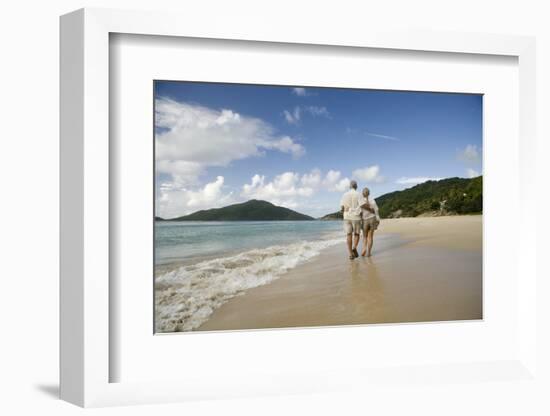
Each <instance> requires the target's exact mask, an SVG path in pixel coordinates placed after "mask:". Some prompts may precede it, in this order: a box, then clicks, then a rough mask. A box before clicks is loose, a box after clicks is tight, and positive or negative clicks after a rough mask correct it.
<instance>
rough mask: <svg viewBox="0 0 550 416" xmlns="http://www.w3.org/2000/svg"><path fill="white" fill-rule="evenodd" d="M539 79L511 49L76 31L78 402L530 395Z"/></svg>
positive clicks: (73, 365) (64, 219)
mask: <svg viewBox="0 0 550 416" xmlns="http://www.w3.org/2000/svg"><path fill="white" fill-rule="evenodd" d="M534 59H535V56H534V40H533V39H531V38H525V37H515V36H505V35H502V36H500V35H499V36H496V35H494V36H493V35H481V34H463V33H462V34H451V33H438V34H437V36H434V34H429V33H422V32H418V33H399V32H391V33H390V32H388V33H385V32H379V31H376V30H374V29H373V30H371V31H369V30H367V31H365V33H362V34H361V35H360V36H358V35H357V34H353V35H351V34H348V33H345V32H342V33H338V34H336V33H332V34H327V33H326V32H324V31H322V30H318V31H316V30H312V31H310V32H308V34H307V35H305V34H303V33H301V32H300V31H299V30H298V29H294V30H288V31H284V33H283V32H282V31H280V30H278V29H277V28H276V27H275V26H273V27H268V26H266V27H263V29H262V30H259V29H258V28H257V27H251V28H250V31H249V32H247V35H246V36H243V35H240V34H239V35H236V34H234V33H233V32H232V31H231V27H230V26H229V25H228V26H223V25H220V26H217V27H215V28H205V27H204V26H202V25H201V24H200V23H198V22H193V19H192V18H191V17H190V16H174V15H170V14H164V13H141V12H126V11H125V12H122V11H113V10H96V9H92V10H90V9H85V10H79V11H76V12H74V13H71V14H69V15H66V16H63V17H62V18H61V82H62V86H61V251H62V259H61V396H62V398H63V399H65V400H67V401H70V402H72V403H75V404H78V405H80V406H105V405H117V404H138V403H155V402H165V401H183V400H192V399H196V398H202V399H204V398H220V397H247V396H255V395H271V394H282V393H292V394H295V393H308V392H324V391H334V390H342V389H344V390H345V389H348V388H352V386H353V388H356V387H357V386H365V385H368V386H369V388H370V389H376V388H378V384H379V383H380V380H391V383H400V384H402V383H413V382H416V383H418V382H423V381H426V382H427V381H428V380H433V377H434V374H435V373H437V375H438V376H437V377H438V380H440V381H442V382H444V381H453V380H457V379H461V380H467V381H468V382H471V383H476V382H480V381H483V380H506V381H515V380H517V381H521V380H526V379H532V378H533V377H534V375H535V372H536V362H535V355H534V354H535V347H536V328H535V326H534V325H535V324H534V322H535V321H536V320H535V318H536V303H535V302H534V301H533V299H534V296H535V283H536V278H537V275H536V270H535V268H534V267H535V266H534V265H535V262H534V261H533V256H534V251H535V250H533V246H534V244H535V236H534V234H533V231H532V230H534V221H535V219H534V217H533V216H530V215H522V214H523V213H525V212H526V211H527V206H528V205H527V203H528V201H529V198H530V195H531V194H530V192H529V190H530V186H531V185H530V179H531V178H532V176H533V175H534V160H535V153H534V149H533V147H532V144H533V143H534V140H535V136H534V127H533V126H534V122H533V117H534V114H535V111H534V108H535V99H534V91H535V78H534ZM518 149H520V151H519V152H518ZM503 207H506V208H505V209H504V208H503ZM512 218H513V220H512V221H513V225H511V223H510V221H511V219H512ZM510 227H513V229H514V233H515V237H514V238H515V239H516V241H517V244H516V247H515V249H514V250H510V247H509V242H508V241H507V240H505V239H503V238H502V236H501V233H502V230H503V229H510ZM502 253H507V254H506V257H507V261H506V263H504V262H503V261H502ZM520 271H521V276H520ZM520 277H521V279H520ZM404 324H407V325H404ZM403 345H406V346H407V348H406V349H405V348H402V346H403ZM412 368H414V377H411V369H412ZM342 380H346V381H342ZM386 382H388V381H386Z"/></svg>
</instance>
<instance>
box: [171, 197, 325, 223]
mask: <svg viewBox="0 0 550 416" xmlns="http://www.w3.org/2000/svg"><path fill="white" fill-rule="evenodd" d="M313 219H314V218H313V217H310V216H308V215H304V214H300V213H299V212H296V211H293V210H291V209H288V208H284V207H279V206H277V205H273V204H272V203H270V202H267V201H259V200H256V199H252V200H250V201H247V202H244V203H241V204H234V205H229V206H227V207H223V208H214V209H207V210H202V211H197V212H194V213H192V214H189V215H184V216H182V217H177V218H172V219H170V220H165V221H308V220H313Z"/></svg>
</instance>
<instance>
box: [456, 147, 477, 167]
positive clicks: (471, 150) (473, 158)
mask: <svg viewBox="0 0 550 416" xmlns="http://www.w3.org/2000/svg"><path fill="white" fill-rule="evenodd" d="M480 152H481V151H480V149H478V147H477V146H476V145H475V144H469V145H467V146H466V148H465V149H464V150H462V151H460V152H459V153H458V159H459V160H461V161H463V162H466V163H477V162H479V160H480Z"/></svg>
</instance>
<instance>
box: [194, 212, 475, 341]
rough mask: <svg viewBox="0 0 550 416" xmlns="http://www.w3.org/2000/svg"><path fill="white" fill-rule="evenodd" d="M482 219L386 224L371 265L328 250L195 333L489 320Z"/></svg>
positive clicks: (230, 305) (228, 306)
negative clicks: (484, 302)
mask: <svg viewBox="0 0 550 416" xmlns="http://www.w3.org/2000/svg"><path fill="white" fill-rule="evenodd" d="M482 317H483V316H482V216H481V215H465V216H439V217H414V218H397V219H384V220H382V222H381V225H380V227H379V231H377V232H376V234H375V245H374V249H373V256H372V257H371V258H361V257H359V258H358V259H355V260H352V261H350V260H349V259H348V258H347V250H346V247H345V243H344V236H343V235H342V244H338V245H336V246H331V247H328V248H325V249H323V250H322V251H321V253H320V254H319V255H317V256H315V257H314V258H313V259H310V260H309V261H307V262H305V263H303V264H300V265H298V266H297V267H295V268H293V269H291V270H289V271H288V272H286V273H284V274H283V275H282V276H280V277H279V278H277V279H275V280H273V281H271V282H270V283H267V284H265V285H263V286H257V287H254V288H251V289H248V290H246V291H245V292H244V293H242V294H240V295H239V296H236V297H234V298H231V299H229V300H228V301H227V302H225V303H224V304H223V305H221V306H220V307H219V308H217V309H215V310H214V311H213V313H212V314H211V315H210V316H209V318H208V320H207V321H206V322H204V323H203V324H202V325H200V326H199V327H198V328H196V329H195V331H221V330H237V329H262V328H285V327H315V326H334V325H346V324H347V325H352V324H373V323H402V322H427V321H446V320H471V319H482Z"/></svg>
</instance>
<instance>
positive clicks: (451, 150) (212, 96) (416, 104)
mask: <svg viewBox="0 0 550 416" xmlns="http://www.w3.org/2000/svg"><path fill="white" fill-rule="evenodd" d="M155 111H156V112H155V125H156V134H155V146H156V168H157V174H156V193H157V195H156V198H157V203H156V207H157V213H156V214H157V215H159V216H162V217H166V218H170V217H174V216H178V215H183V214H186V213H190V212H194V211H197V210H199V209H206V208H212V207H219V206H224V205H228V204H230V203H235V202H242V201H246V200H248V199H252V198H256V199H265V200H268V201H270V202H273V203H275V204H278V205H283V206H287V207H289V208H292V209H295V210H297V211H300V212H303V213H306V214H310V215H313V216H321V215H324V214H326V213H329V212H334V211H336V210H337V209H338V204H339V201H340V196H341V194H342V193H343V191H345V189H346V188H347V183H348V182H349V179H356V180H357V181H358V182H359V186H360V187H363V186H368V187H369V188H370V189H371V191H372V194H373V195H374V196H375V197H376V196H379V195H382V194H384V193H387V192H391V191H394V190H399V189H405V188H408V187H411V186H414V185H415V184H417V183H421V182H423V181H425V180H427V179H439V178H447V177H453V176H459V177H474V176H478V175H479V174H481V172H482V165H481V161H482V97H481V96H480V95H470V94H443V93H423V92H422V93H419V92H403V91H377V90H360V89H338V88H309V87H308V88H296V87H288V86H284V87H281V86H259V85H242V84H217V83H192V82H167V81H157V82H156V83H155Z"/></svg>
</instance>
